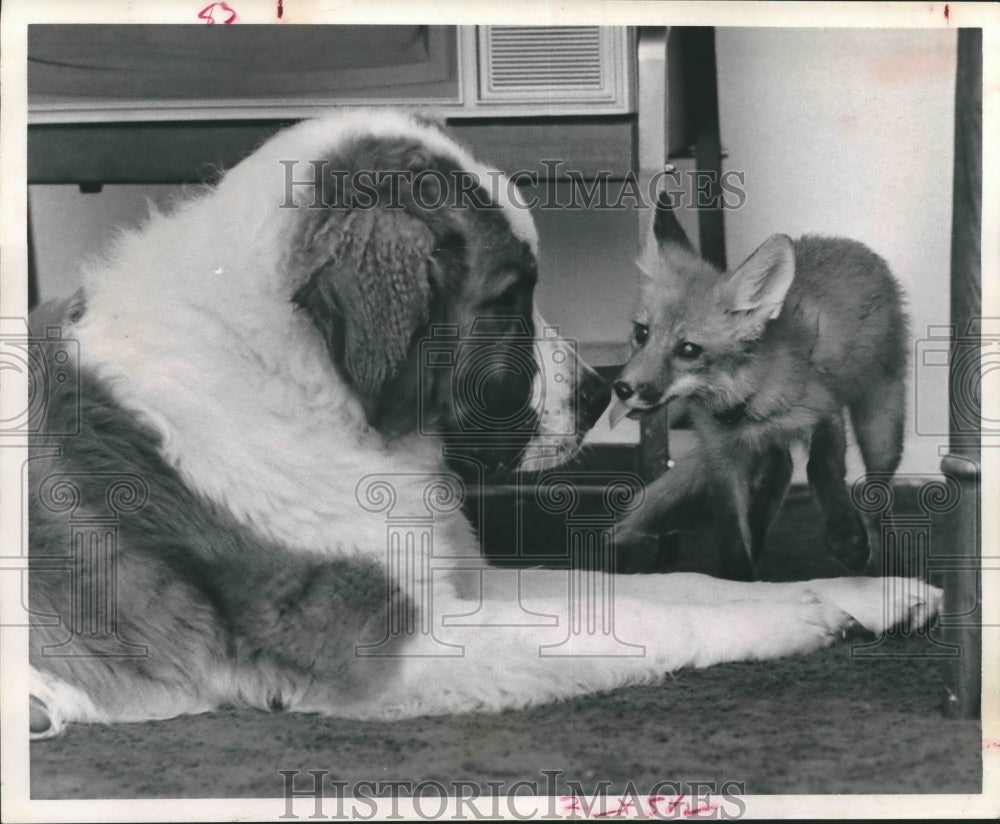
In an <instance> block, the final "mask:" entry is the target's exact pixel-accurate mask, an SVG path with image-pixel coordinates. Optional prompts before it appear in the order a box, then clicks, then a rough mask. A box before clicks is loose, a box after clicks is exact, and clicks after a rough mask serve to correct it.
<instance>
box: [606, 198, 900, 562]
mask: <svg viewBox="0 0 1000 824" xmlns="http://www.w3.org/2000/svg"><path fill="white" fill-rule="evenodd" d="M639 268H640V270H641V271H642V273H643V274H642V286H641V301H640V302H641V305H640V308H639V310H638V312H637V314H636V316H635V322H634V328H633V335H632V344H633V349H634V351H633V354H632V357H631V359H630V360H629V361H628V363H627V364H626V365H625V367H624V369H623V370H622V372H621V375H620V376H619V378H618V381H617V382H616V383H615V392H616V394H617V395H618V398H619V404H618V407H617V410H618V412H617V414H615V412H614V410H613V413H612V424H614V423H615V422H617V420H618V419H619V418H620V416H621V415H622V414H625V412H626V411H627V412H628V414H629V415H630V416H632V417H635V416H638V415H640V414H642V413H643V412H647V411H650V410H653V409H656V408H658V407H660V406H662V405H663V404H666V403H668V402H669V401H671V400H673V399H675V398H687V399H688V400H689V408H690V415H691V421H692V425H693V427H694V428H695V431H696V433H697V435H698V438H699V441H700V442H701V450H700V453H699V455H698V456H697V457H695V456H692V458H691V459H690V460H688V461H687V462H684V461H679V462H678V465H677V466H675V468H674V469H672V470H671V471H668V472H667V473H666V474H665V475H663V476H662V477H661V478H659V479H657V481H655V482H654V483H653V484H651V485H650V487H649V489H648V490H647V496H646V504H645V505H644V507H643V508H641V509H640V510H638V511H637V512H635V513H633V514H632V515H631V516H629V518H627V519H626V520H625V521H623V522H622V524H621V525H620V529H619V536H620V538H621V539H622V540H624V541H628V540H629V539H630V538H634V537H636V536H637V535H639V534H642V533H643V532H644V531H645V530H648V529H649V528H650V526H651V524H652V523H653V521H654V520H656V519H657V518H659V517H660V516H661V515H662V514H663V513H665V512H666V511H667V510H669V509H670V508H671V507H672V506H674V505H675V504H677V503H678V502H679V501H680V500H681V499H682V498H684V497H686V496H687V495H688V494H689V493H691V492H692V491H694V490H695V489H704V490H706V491H707V492H708V493H709V494H710V498H711V502H712V509H713V514H714V521H715V526H716V529H717V531H718V533H719V537H720V540H721V548H722V574H723V575H725V576H727V577H734V578H752V577H756V572H757V566H758V564H759V561H760V558H761V554H762V552H763V550H764V543H765V540H766V537H767V532H768V530H769V528H770V526H771V522H772V521H773V519H774V516H775V515H776V514H777V512H778V509H779V508H780V506H781V503H782V501H783V500H784V497H785V493H786V492H787V490H788V484H789V482H790V479H791V474H792V458H791V454H790V447H791V446H792V445H793V444H794V443H795V442H803V443H806V444H807V445H808V449H809V462H808V465H807V474H808V478H809V485H810V487H811V488H812V490H813V493H814V495H815V497H816V499H817V502H818V503H819V507H820V510H821V513H822V529H823V535H824V538H825V542H826V545H827V547H828V549H829V551H830V552H831V553H832V554H833V555H834V556H835V557H836V558H838V559H839V560H840V561H841V562H842V563H843V564H845V565H846V566H847V567H848V568H849V569H851V570H852V571H859V570H862V569H863V568H864V567H865V566H866V565H867V563H868V560H869V555H870V550H869V544H868V537H867V531H866V528H865V524H864V522H863V520H862V519H861V517H860V516H859V514H858V513H857V512H856V510H855V509H854V508H853V506H852V505H851V501H850V495H849V492H848V490H847V487H846V484H845V475H846V467H845V462H844V455H845V448H846V444H845V435H844V410H845V409H846V410H847V411H848V412H849V413H850V417H851V423H852V426H853V429H854V433H855V438H856V440H857V442H858V446H859V447H860V449H861V455H862V457H863V459H864V464H865V468H866V470H867V471H868V472H869V473H886V472H889V473H891V472H894V471H895V470H896V467H897V466H898V465H899V459H900V454H901V452H902V447H903V414H904V411H905V404H906V399H905V392H906V388H905V372H906V364H907V346H906V340H907V320H906V316H905V314H904V312H903V308H902V305H901V297H900V290H899V287H898V285H897V283H896V281H895V279H894V278H893V276H892V274H891V273H890V271H889V269H888V267H887V266H886V264H885V261H883V260H882V259H881V258H880V257H878V256H877V255H876V254H875V253H874V252H872V251H871V250H869V249H868V248H867V247H865V246H863V245H862V244H860V243H857V242H855V241H851V240H844V239H841V238H820V237H803V238H801V239H800V240H798V241H795V242H793V241H792V240H791V239H790V238H788V237H787V236H785V235H774V236H773V237H771V238H769V239H768V240H767V241H765V242H764V244H763V245H762V246H761V247H760V248H759V249H758V250H757V251H756V252H754V253H753V254H752V255H751V256H750V257H749V258H748V259H747V260H746V261H745V262H744V263H743V264H742V265H741V266H740V267H739V268H737V269H736V270H735V271H734V272H732V273H731V274H730V273H722V272H719V271H718V270H717V269H716V268H715V267H714V266H712V265H711V264H709V263H707V262H705V261H703V260H702V259H701V258H699V257H698V255H697V254H696V253H695V252H694V250H693V248H692V246H691V244H690V242H689V241H688V240H687V238H686V237H685V235H684V232H683V230H682V229H681V228H680V225H679V224H678V223H677V220H676V218H675V217H674V214H673V212H672V211H671V209H670V204H669V200H667V199H665V197H664V196H661V199H660V201H659V202H658V204H657V208H656V212H655V216H654V220H653V227H652V231H651V233H650V241H649V243H647V246H646V250H645V251H644V252H643V255H642V257H641V258H640V260H639Z"/></svg>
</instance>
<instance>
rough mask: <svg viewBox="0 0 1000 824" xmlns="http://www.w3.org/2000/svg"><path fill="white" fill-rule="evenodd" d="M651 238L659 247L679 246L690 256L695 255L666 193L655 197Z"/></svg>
mask: <svg viewBox="0 0 1000 824" xmlns="http://www.w3.org/2000/svg"><path fill="white" fill-rule="evenodd" d="M652 233H653V237H654V238H655V239H656V242H657V243H658V244H659V245H660V246H665V245H667V244H673V245H674V246H680V247H682V248H684V249H687V251H689V252H691V254H697V252H695V250H694V246H692V245H691V241H690V240H688V237H687V235H686V234H684V230H683V229H682V228H681V225H680V223H678V222H677V215H675V214H674V205H673V199H672V198H671V197H670V195H669V194H667V193H666V192H660V193H659V194H658V195H657V197H656V206H655V207H654V209H653V229H652Z"/></svg>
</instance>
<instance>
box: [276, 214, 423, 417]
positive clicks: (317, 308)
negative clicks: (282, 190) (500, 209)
mask: <svg viewBox="0 0 1000 824" xmlns="http://www.w3.org/2000/svg"><path fill="white" fill-rule="evenodd" d="M310 246H311V247H312V249H313V254H314V255H315V254H316V252H317V251H318V249H322V254H321V256H322V257H323V258H324V259H325V262H324V263H323V265H322V266H320V267H319V268H317V269H316V270H315V271H314V272H313V273H312V274H311V276H310V277H309V279H308V281H307V282H306V284H305V285H304V286H303V287H302V288H301V289H299V291H298V292H297V293H296V295H295V301H296V302H297V303H298V304H299V305H300V306H302V307H303V308H304V309H305V310H306V311H307V312H308V313H309V314H310V315H311V317H312V319H313V321H314V323H315V324H316V326H317V327H318V328H319V330H320V332H321V334H322V335H323V337H324V339H325V341H326V344H327V347H328V348H329V350H330V354H331V357H332V358H333V359H334V361H335V362H336V363H338V364H339V365H340V367H341V369H342V370H343V372H344V377H345V378H346V380H347V381H348V382H349V383H350V384H351V386H352V387H353V388H354V390H355V391H356V392H357V393H358V396H359V397H360V399H361V401H362V403H363V405H364V406H365V411H366V412H367V414H368V417H369V420H372V419H373V417H375V415H376V413H377V409H378V405H379V400H380V394H381V392H382V389H383V388H384V387H385V386H386V384H387V383H389V382H390V381H391V380H392V379H393V378H394V377H395V376H396V375H397V373H398V372H399V370H400V369H401V368H402V367H403V365H404V363H405V362H406V360H407V357H408V355H409V353H410V349H411V345H412V341H413V338H414V335H415V334H416V332H417V331H418V330H419V329H421V328H423V327H424V326H425V325H426V324H427V323H428V322H429V316H430V284H429V282H428V276H427V266H428V260H429V258H430V256H431V253H432V251H433V248H434V237H433V233H432V231H431V229H430V228H429V227H428V226H427V224H426V223H425V222H424V221H423V220H421V219H420V217H418V216H416V215H414V214H412V213H410V212H408V211H406V210H403V209H398V208H397V209H390V208H386V207H384V206H382V205H378V206H375V207H373V208H368V209H352V210H346V211H334V212H332V213H330V214H329V216H328V217H327V218H326V219H325V220H324V221H323V223H322V225H320V226H319V227H317V229H316V231H315V232H314V234H313V236H312V238H311V239H310Z"/></svg>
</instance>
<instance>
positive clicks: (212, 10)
mask: <svg viewBox="0 0 1000 824" xmlns="http://www.w3.org/2000/svg"><path fill="white" fill-rule="evenodd" d="M198 18H199V19H200V20H204V21H205V23H206V24H207V25H209V26H211V25H214V24H215V23H225V24H226V25H227V26H228V25H229V24H230V23H233V22H235V21H236V12H235V11H233V9H231V8H230V7H229V4H228V3H225V2H219V3H212V4H211V5H210V6H205V8H203V9H202V10H201V11H200V12H198Z"/></svg>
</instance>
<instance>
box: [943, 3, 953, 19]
mask: <svg viewBox="0 0 1000 824" xmlns="http://www.w3.org/2000/svg"><path fill="white" fill-rule="evenodd" d="M950 18H951V9H949V8H948V4H947V3H945V4H944V20H945V22H946V23H950V22H951V19H950Z"/></svg>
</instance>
